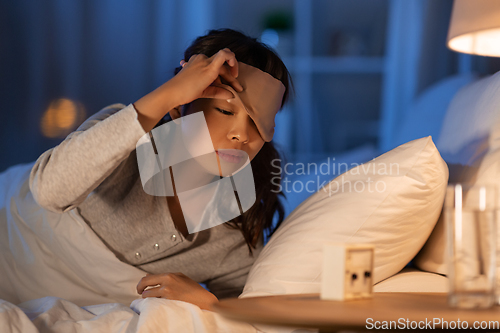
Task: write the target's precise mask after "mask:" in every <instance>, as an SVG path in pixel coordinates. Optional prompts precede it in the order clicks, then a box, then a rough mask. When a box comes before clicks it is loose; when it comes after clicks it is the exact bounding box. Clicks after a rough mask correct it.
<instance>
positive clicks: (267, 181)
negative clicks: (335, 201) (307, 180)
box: [175, 29, 291, 254]
mask: <svg viewBox="0 0 500 333" xmlns="http://www.w3.org/2000/svg"><path fill="white" fill-rule="evenodd" d="M224 48H229V49H230V50H231V51H232V52H234V54H235V55H236V59H237V60H238V61H240V62H243V63H245V64H247V65H250V66H253V67H256V68H258V69H260V70H261V71H264V72H266V73H269V74H270V75H272V76H273V77H274V78H276V79H278V80H280V81H281V82H282V83H283V85H284V86H285V88H286V90H285V93H284V94H283V100H282V103H281V107H283V105H284V104H285V103H286V101H287V100H288V98H289V91H290V88H291V78H290V73H289V72H288V70H287V68H286V66H285V64H284V63H283V61H281V59H280V58H279V57H278V55H276V53H275V52H274V51H273V50H271V49H270V48H269V47H268V46H267V45H265V44H263V43H261V42H259V41H258V40H257V39H256V38H252V37H249V36H247V35H245V34H243V33H241V32H238V31H235V30H232V29H219V30H210V31H209V32H208V33H207V34H206V35H205V36H201V37H198V38H197V39H195V40H194V42H193V43H192V44H191V45H190V46H189V47H188V48H187V49H186V51H185V52H184V61H188V60H189V58H191V56H192V55H194V54H204V55H206V56H207V57H211V56H213V55H214V54H216V53H217V52H218V51H219V50H221V49H224ZM181 69H182V67H177V68H176V69H175V74H177V73H178V72H179V71H180V70H181ZM273 160H274V162H273V163H272V165H271V162H272V161H273ZM251 165H252V172H253V175H254V181H255V192H256V200H255V204H254V205H253V206H252V208H250V209H249V210H247V211H246V212H245V213H244V214H243V215H241V216H238V217H237V218H235V219H233V220H231V221H229V222H227V223H225V225H226V226H227V227H229V228H234V229H240V230H241V232H242V234H243V236H244V238H245V241H246V243H247V245H248V249H249V252H250V254H252V253H253V252H252V248H254V249H255V245H256V244H257V241H258V238H259V237H260V236H261V235H263V233H264V232H266V233H267V234H266V236H267V237H270V236H271V235H272V234H273V233H274V231H276V229H277V228H278V227H279V226H280V224H281V222H282V221H283V218H284V214H285V213H284V209H283V204H282V203H281V202H280V200H279V196H283V197H284V194H283V192H279V193H278V192H276V191H275V190H274V191H273V188H274V189H276V186H277V185H279V184H280V182H281V175H276V172H274V174H271V171H272V169H271V167H273V168H275V170H274V171H276V170H281V168H279V167H280V166H281V156H280V153H279V152H278V151H277V149H276V148H275V146H274V144H273V143H272V142H265V143H264V145H263V147H262V149H261V150H260V151H259V153H258V154H257V155H256V156H255V158H254V159H253V160H252V162H251ZM273 176H274V177H276V178H275V179H274V180H273V179H272V178H273ZM271 181H273V183H271ZM278 187H279V186H278ZM279 188H281V187H279ZM276 214H277V223H276V225H275V226H274V228H273V219H274V216H275V215H276Z"/></svg>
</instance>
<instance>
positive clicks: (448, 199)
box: [444, 184, 498, 309]
mask: <svg viewBox="0 0 500 333" xmlns="http://www.w3.org/2000/svg"><path fill="white" fill-rule="evenodd" d="M497 199H498V190H497V188H496V187H495V186H467V185H462V184H454V185H449V186H448V187H447V191H446V196H445V204H444V214H445V216H444V218H445V221H446V228H447V239H448V278H449V286H450V288H449V292H448V303H449V305H450V306H452V307H457V308H465V309H473V308H488V307H491V306H492V305H493V304H494V303H495V298H496V296H495V283H496V281H495V275H496V252H497V248H496V214H497V209H498V207H497V206H498V205H497Z"/></svg>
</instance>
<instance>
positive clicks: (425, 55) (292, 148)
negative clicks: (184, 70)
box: [0, 0, 500, 171]
mask: <svg viewBox="0 0 500 333" xmlns="http://www.w3.org/2000/svg"><path fill="white" fill-rule="evenodd" d="M452 4H453V1H452V0H439V1H437V0H253V1H234V0H184V1H174V0H162V1H135V0H124V1H120V2H116V1H115V0H72V1H62V0H53V1H38V2H33V1H31V0H16V1H10V0H0V18H1V20H0V44H1V45H2V49H1V50H0V52H1V53H0V73H1V75H0V99H1V100H2V108H3V111H2V112H0V126H3V127H2V128H1V131H0V153H1V158H0V171H3V170H5V169H6V168H7V167H8V166H11V165H14V164H18V163H25V162H32V161H34V160H35V159H36V158H38V157H39V156H40V154H42V153H43V152H44V151H46V150H47V149H50V148H52V147H54V146H56V145H57V144H58V143H59V142H61V141H62V140H63V139H64V138H65V137H66V135H68V134H69V133H70V132H71V131H73V130H75V129H76V128H77V127H78V126H79V125H80V124H81V122H83V121H84V119H86V118H88V117H89V116H91V115H92V114H94V113H95V112H97V111H98V110H100V109H101V108H103V107H105V106H106V105H109V104H113V103H117V102H120V103H124V104H128V103H132V102H135V101H136V100H137V99H139V98H140V97H142V96H143V95H145V94H147V93H148V92H150V91H152V90H153V89H155V88H156V87H158V86H159V85H161V84H162V83H164V82H165V81H166V80H168V79H169V78H171V77H172V75H173V72H174V68H175V67H177V66H178V65H179V60H180V59H181V58H182V56H183V54H182V53H183V51H184V50H185V48H186V47H187V46H188V45H189V44H190V43H191V42H192V41H193V39H194V38H196V37H197V36H200V35H203V34H205V33H206V32H207V30H209V29H218V28H232V29H236V30H240V31H242V32H244V33H246V34H248V35H250V36H253V37H256V38H260V39H261V40H263V41H264V42H266V43H269V45H272V47H274V48H275V50H276V51H277V53H278V54H279V55H280V56H281V57H282V58H283V59H284V62H285V63H286V65H287V66H288V68H289V69H290V72H291V75H292V79H293V84H294V91H295V93H294V94H292V97H293V98H292V100H291V103H290V104H289V105H287V106H286V107H285V109H284V110H283V111H282V112H280V113H279V114H278V116H277V121H276V125H277V126H276V135H275V139H274V141H275V142H276V143H277V144H278V145H279V146H280V147H282V149H283V151H284V152H285V154H286V155H287V157H288V160H298V159H307V158H309V157H311V158H312V157H314V158H320V157H321V156H330V157H334V156H336V155H339V154H342V153H344V152H347V151H349V150H351V149H352V148H355V147H366V146H371V147H373V148H374V149H377V151H378V152H384V151H387V150H388V149H391V148H392V147H393V145H394V137H395V136H396V135H397V132H398V130H399V128H401V125H402V124H403V122H404V120H405V119H407V118H408V113H409V112H410V110H411V106H412V104H413V103H414V102H415V100H416V98H417V97H418V96H419V95H420V94H422V92H423V91H425V89H427V88H428V87H430V86H432V85H433V84H434V83H436V82H439V81H440V80H442V79H443V78H446V77H449V76H452V75H455V74H457V73H461V74H464V73H470V72H477V73H479V74H480V75H481V74H483V75H486V74H491V73H494V72H496V71H498V69H500V64H499V62H498V61H497V60H496V59H495V58H487V57H478V56H469V55H461V54H458V53H455V52H451V51H450V50H449V49H447V48H446V35H447V30H448V23H449V18H450V14H451V8H452Z"/></svg>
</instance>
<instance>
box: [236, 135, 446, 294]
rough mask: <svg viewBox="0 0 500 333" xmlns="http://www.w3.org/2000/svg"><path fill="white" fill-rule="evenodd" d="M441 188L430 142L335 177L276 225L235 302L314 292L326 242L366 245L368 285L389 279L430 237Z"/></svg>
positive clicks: (442, 174)
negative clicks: (369, 247) (370, 252)
mask: <svg viewBox="0 0 500 333" xmlns="http://www.w3.org/2000/svg"><path fill="white" fill-rule="evenodd" d="M447 181H448V169H447V167H446V164H445V162H444V161H443V159H442V158H441V156H440V154H439V152H438V151H437V149H436V147H435V145H434V143H433V142H432V139H431V137H426V138H422V139H418V140H414V141H411V142H408V143H406V144H404V145H401V146H399V147H397V148H395V149H393V150H391V151H389V152H387V153H385V154H383V155H381V156H379V157H378V158H376V159H374V160H372V161H370V162H368V163H365V164H363V165H359V166H357V167H355V168H353V169H351V170H349V171H348V172H346V173H344V174H342V175H340V176H338V177H337V178H335V179H334V180H333V181H331V182H330V183H329V184H328V185H327V186H326V190H325V191H323V190H320V191H319V192H316V193H315V194H314V195H312V196H311V197H309V198H308V199H307V200H305V201H304V202H303V203H302V204H301V205H300V206H299V207H297V208H296V209H295V210H294V211H293V212H292V213H291V214H290V215H289V216H288V217H287V219H286V220H285V221H283V223H282V225H281V226H280V227H279V228H278V230H276V232H275V233H274V235H273V236H272V237H271V239H270V240H269V242H268V243H267V244H266V246H265V247H264V249H263V250H262V252H261V253H260V255H259V257H258V258H257V260H256V261H255V263H254V265H253V266H252V268H251V270H250V273H249V276H248V279H247V282H246V284H245V288H244V289H243V293H242V294H241V295H240V296H239V298H244V297H254V296H263V295H279V294H300V293H319V292H320V286H321V271H322V260H323V257H322V246H323V244H324V243H326V242H346V243H372V244H374V245H375V271H374V282H375V283H376V282H378V281H381V280H383V279H386V278H388V277H389V276H391V275H394V274H395V273H397V272H399V271H400V270H401V269H402V268H403V267H404V266H405V265H406V264H407V263H408V262H409V261H410V260H411V259H412V258H413V257H414V256H415V254H416V253H417V252H418V251H419V250H420V248H421V247H422V245H423V244H424V243H425V241H426V240H427V238H428V237H429V234H430V232H431V231H432V229H433V227H434V225H435V224H436V221H437V218H438V216H439V213H440V211H441V206H442V203H443V199H444V193H445V189H446V185H447ZM348 182H350V183H351V191H349V185H348V184H349V183H348ZM335 184H340V185H339V187H336V185H335ZM341 184H344V191H342V188H341ZM330 185H331V187H330ZM370 186H371V187H370ZM336 190H337V191H336ZM335 191H336V192H335ZM330 193H331V195H330Z"/></svg>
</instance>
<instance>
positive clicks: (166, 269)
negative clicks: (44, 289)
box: [30, 29, 290, 309]
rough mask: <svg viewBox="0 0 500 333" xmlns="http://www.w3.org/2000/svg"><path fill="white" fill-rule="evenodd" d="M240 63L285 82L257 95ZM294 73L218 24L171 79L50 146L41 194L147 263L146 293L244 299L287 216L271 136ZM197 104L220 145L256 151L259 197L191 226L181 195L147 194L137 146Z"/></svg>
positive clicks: (128, 257) (201, 302)
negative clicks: (275, 184) (211, 223)
mask: <svg viewBox="0 0 500 333" xmlns="http://www.w3.org/2000/svg"><path fill="white" fill-rule="evenodd" d="M241 68H244V69H245V70H246V71H247V72H248V73H250V74H248V75H247V76H246V77H245V78H244V77H241V78H240V80H243V81H245V80H247V79H248V78H250V77H254V76H252V75H253V74H255V75H257V76H255V77H261V78H263V79H264V80H265V81H266V82H268V85H269V87H274V88H276V87H279V86H283V89H281V88H280V89H281V90H280V89H277V90H276V89H274V88H273V89H274V90H272V89H271V91H272V92H273V93H271V94H270V96H266V98H260V99H259V98H256V97H255V96H253V97H252V95H251V91H252V89H250V88H248V89H247V88H244V87H243V86H242V84H241V83H240V82H239V80H238V75H239V71H240V70H241ZM247 72H246V73H247ZM252 73H253V74H252ZM289 77H290V76H289V73H288V71H287V69H286V67H285V66H284V64H283V62H282V61H281V60H280V59H279V57H278V56H277V55H276V54H275V53H274V52H272V51H271V50H270V49H268V48H267V47H266V46H265V45H264V44H262V43H260V42H258V41H257V40H255V39H252V38H250V37H248V36H245V35H243V34H241V33H239V32H236V31H234V30H229V29H225V30H212V31H210V32H209V33H208V34H207V35H206V36H202V37H199V38H197V39H196V40H195V41H194V42H193V44H192V45H191V46H190V47H189V48H188V49H187V50H186V52H185V54H184V59H183V60H182V61H181V67H179V68H177V69H176V75H175V76H174V77H173V78H172V79H171V80H169V81H167V82H166V83H164V84H163V85H161V86H160V87H159V88H157V89H156V90H154V91H153V92H151V93H149V94H147V95H145V96H144V97H142V98H141V99H139V100H138V101H136V102H135V103H133V104H130V105H128V106H126V107H125V106H123V105H113V106H111V107H108V108H106V109H103V110H101V111H100V112H98V113H97V114H95V115H93V116H92V117H90V118H89V119H88V120H87V121H85V122H84V123H83V124H82V125H81V126H80V127H79V128H78V129H77V130H76V131H75V132H73V133H71V134H70V135H68V137H67V138H66V139H65V140H64V141H63V142H62V143H61V144H59V145H58V146H57V147H55V148H53V149H50V150H48V151H47V152H45V153H44V154H42V155H41V156H40V158H39V159H38V160H37V161H36V163H35V165H34V167H33V169H32V171H31V174H30V189H31V191H32V193H33V196H34V198H35V199H36V201H37V203H38V204H39V205H40V206H42V207H44V208H46V209H49V210H51V211H56V212H66V211H68V210H71V209H73V208H76V209H77V211H78V213H79V214H80V215H81V216H82V217H83V219H84V220H85V221H86V222H87V223H88V224H89V226H90V227H91V228H92V229H93V230H94V231H95V233H96V234H97V235H98V236H99V237H100V238H101V240H102V241H103V242H104V244H106V246H107V247H108V248H109V249H110V250H111V251H113V252H114V253H115V255H116V256H117V257H118V258H119V259H120V260H122V261H124V262H126V263H129V264H131V265H134V266H136V267H138V268H140V269H142V270H144V271H146V272H147V273H148V275H147V276H146V277H144V278H143V279H142V280H141V281H139V284H138V286H137V291H138V293H139V294H142V297H164V298H168V299H176V300H181V301H186V302H190V303H193V304H196V305H198V306H199V307H200V308H202V309H209V308H210V305H211V304H213V303H214V302H217V301H218V298H223V297H236V296H238V295H239V294H240V293H241V291H242V289H243V286H244V284H245V281H246V277H247V275H248V272H249V270H250V267H251V266H252V264H253V262H254V260H255V258H256V257H257V255H258V253H260V250H261V249H262V247H263V233H264V231H268V232H269V234H272V232H273V231H272V230H271V229H272V220H273V216H274V215H275V213H276V212H277V213H278V220H279V222H278V225H279V223H280V222H281V221H282V219H283V208H282V205H281V203H280V202H279V200H278V193H274V192H273V191H271V173H270V171H271V160H273V159H275V158H279V154H278V153H277V151H276V149H275V148H274V146H273V144H272V143H271V142H269V141H270V138H271V137H272V132H273V129H272V128H271V127H272V124H273V123H271V122H273V121H274V115H275V113H276V112H277V109H278V108H280V107H281V106H282V105H283V104H284V103H285V101H286V100H287V97H288V88H289V80H290V78H289ZM251 80H252V79H251V78H250V81H248V80H247V81H245V82H251ZM253 84H254V85H255V86H256V87H257V84H256V83H255V82H254V83H253ZM245 94H246V95H245ZM236 95H237V96H240V95H241V99H239V98H237V96H236ZM245 96H246V97H245ZM248 98H249V99H248ZM268 98H269V99H270V100H279V102H280V103H279V105H278V107H277V108H276V110H273V109H272V107H270V105H271V104H272V103H271V104H269V103H268V104H265V103H264V104H262V103H263V102H262V101H266V100H267V99H268ZM236 100H239V101H246V103H245V104H242V103H235V102H234V101H236ZM253 102H256V103H257V104H255V105H267V106H266V107H267V108H269V110H267V109H266V110H265V111H260V110H253V111H255V112H253V111H252V112H253V113H252V112H251V111H249V110H250V108H249V107H248V103H253ZM197 111H203V114H204V117H205V119H206V123H207V126H208V130H209V132H210V137H211V138H212V143H213V146H214V148H215V150H216V151H217V152H218V149H221V150H222V149H237V150H241V151H244V152H245V153H246V154H247V155H248V157H249V159H250V160H251V164H252V169H253V174H254V179H255V188H256V201H255V204H254V205H253V206H252V207H251V208H250V209H249V210H247V211H246V212H245V213H244V214H243V215H241V216H239V217H237V218H234V219H233V220H232V221H230V222H227V223H223V224H221V225H218V226H216V227H213V228H209V229H206V230H202V231H200V232H197V233H194V234H190V233H188V232H187V228H186V222H185V220H184V214H183V211H182V209H181V205H180V202H179V198H178V197H176V196H169V197H167V198H166V200H165V197H160V196H151V195H148V194H147V193H145V191H144V189H143V187H142V184H141V179H140V175H139V169H138V160H137V152H136V144H137V142H138V140H139V139H141V137H143V136H144V135H145V134H146V133H148V132H150V131H151V130H152V129H153V128H154V127H155V126H160V125H162V124H164V123H165V122H166V121H168V117H165V116H166V115H169V116H170V117H171V118H173V119H176V118H179V117H181V116H185V115H189V114H194V113H196V112H197ZM259 112H261V114H259ZM194 134H195V133H193V135H194ZM162 144H168V143H162ZM219 155H220V154H219ZM184 213H186V212H184ZM247 248H248V250H247ZM252 249H253V250H252ZM181 272H182V273H181ZM199 282H201V283H205V284H206V285H207V288H208V289H209V290H210V291H208V290H206V289H204V288H203V287H202V286H200V285H199Z"/></svg>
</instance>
